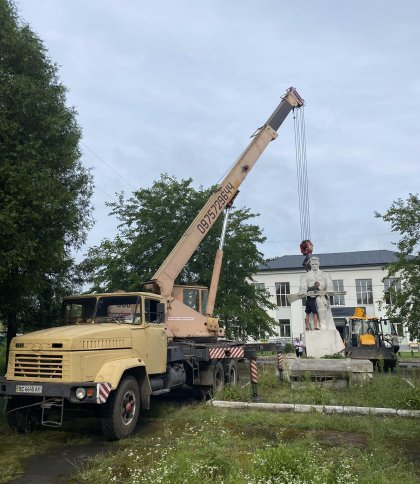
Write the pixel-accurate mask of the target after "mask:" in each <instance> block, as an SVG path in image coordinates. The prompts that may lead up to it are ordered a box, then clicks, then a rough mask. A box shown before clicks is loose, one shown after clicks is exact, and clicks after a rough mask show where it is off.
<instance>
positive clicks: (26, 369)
mask: <svg viewBox="0 0 420 484" xmlns="http://www.w3.org/2000/svg"><path fill="white" fill-rule="evenodd" d="M14 376H15V377H16V378H28V379H33V378H42V379H49V378H55V379H61V378H63V355H45V354H43V355H39V354H38V355H36V354H35V355H34V354H33V353H28V354H25V353H17V354H16V355H15V364H14Z"/></svg>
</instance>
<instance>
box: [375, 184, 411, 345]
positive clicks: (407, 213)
mask: <svg viewBox="0 0 420 484" xmlns="http://www.w3.org/2000/svg"><path fill="white" fill-rule="evenodd" d="M375 215H376V217H380V218H382V219H383V220H384V221H385V222H388V223H390V224H391V230H392V231H393V232H397V233H399V234H400V237H401V238H400V240H399V242H398V243H397V244H396V245H397V248H398V251H397V253H396V255H397V261H396V262H394V263H393V264H390V265H389V266H388V274H387V277H388V278H394V279H396V280H401V287H399V286H395V287H391V288H390V290H389V291H390V293H391V294H390V295H391V298H390V300H391V302H392V304H390V305H389V306H388V308H387V311H388V316H389V317H391V318H396V319H399V320H401V321H402V322H403V323H405V324H406V325H407V328H408V330H409V332H410V335H411V338H412V339H416V338H417V339H420V199H419V195H418V194H415V195H413V194H411V193H410V194H409V197H408V198H407V200H402V199H401V198H399V199H398V200H396V201H394V202H393V203H392V205H391V207H390V208H389V209H388V210H387V211H386V212H385V213H384V214H382V215H381V214H380V213H377V212H376V214H375Z"/></svg>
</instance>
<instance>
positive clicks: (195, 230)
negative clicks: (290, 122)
mask: <svg viewBox="0 0 420 484" xmlns="http://www.w3.org/2000/svg"><path fill="white" fill-rule="evenodd" d="M303 105H304V100H303V99H302V98H301V97H300V96H299V94H298V93H297V91H296V90H295V88H293V87H290V88H289V89H288V90H287V91H286V94H285V95H284V96H283V97H282V100H281V102H280V104H279V105H278V106H277V108H276V109H275V111H274V112H273V114H272V115H271V116H270V117H269V119H268V120H267V122H266V123H265V124H264V126H262V127H261V128H259V129H258V130H257V131H256V133H255V134H254V135H253V138H252V141H251V143H250V144H249V145H248V147H247V148H246V149H245V151H244V152H243V153H242V154H241V156H240V157H239V158H238V160H237V161H236V162H235V163H234V165H233V166H232V168H231V169H230V170H229V172H228V173H227V175H226V176H225V178H224V179H223V181H222V182H221V183H220V184H219V185H218V187H217V188H216V190H215V191H214V192H213V194H212V195H211V196H210V198H209V199H208V201H207V202H206V204H205V205H204V207H203V208H202V209H201V210H200V212H199V213H198V215H197V216H196V217H195V219H194V221H193V222H192V223H191V225H190V226H189V227H188V229H187V230H186V231H185V233H184V234H183V236H182V237H181V238H180V240H179V241H178V243H177V244H176V246H175V247H174V248H173V249H172V252H171V253H170V254H169V255H168V257H167V258H166V259H165V261H164V262H163V264H162V265H161V266H160V267H159V269H158V270H157V271H156V273H155V274H154V275H153V277H152V281H151V282H153V283H154V284H155V285H157V286H158V287H159V292H160V294H161V295H162V296H166V297H170V295H171V293H172V289H173V285H174V282H175V279H176V278H177V277H178V275H179V273H180V272H181V271H182V269H183V267H184V266H185V265H186V264H187V262H188V261H189V259H190V258H191V256H192V254H193V253H194V251H195V250H196V249H197V247H198V246H199V245H200V243H201V241H202V240H203V238H204V237H205V236H206V234H207V233H208V231H209V230H210V228H211V227H212V225H213V224H214V223H215V221H216V220H217V219H218V217H219V216H220V214H221V213H222V212H223V210H224V208H225V206H226V205H227V204H228V203H229V202H230V201H231V200H232V198H233V197H234V196H235V194H236V192H237V191H238V188H239V186H240V185H241V183H242V182H243V181H244V179H245V178H246V176H247V175H248V173H249V172H250V171H251V169H252V167H253V166H254V165H255V163H256V161H257V160H258V158H259V157H260V156H261V154H262V152H263V151H264V150H265V148H266V147H267V146H268V144H269V143H270V141H272V140H273V139H275V138H277V130H278V128H279V127H280V126H281V124H282V123H283V121H284V120H285V119H286V117H287V115H288V114H289V112H290V111H291V110H292V109H294V108H299V107H301V106H303Z"/></svg>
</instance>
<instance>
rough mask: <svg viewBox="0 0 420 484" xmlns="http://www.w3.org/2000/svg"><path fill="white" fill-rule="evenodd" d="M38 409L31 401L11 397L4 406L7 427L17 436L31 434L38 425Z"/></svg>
mask: <svg viewBox="0 0 420 484" xmlns="http://www.w3.org/2000/svg"><path fill="white" fill-rule="evenodd" d="M40 418H41V417H40V409H39V407H37V406H33V402H32V400H26V399H25V398H16V397H12V398H10V399H9V400H8V401H7V404H6V420H7V423H8V424H9V427H10V428H11V429H12V430H13V431H14V432H17V433H19V434H28V433H30V432H33V431H34V430H35V429H36V428H38V427H39V425H40Z"/></svg>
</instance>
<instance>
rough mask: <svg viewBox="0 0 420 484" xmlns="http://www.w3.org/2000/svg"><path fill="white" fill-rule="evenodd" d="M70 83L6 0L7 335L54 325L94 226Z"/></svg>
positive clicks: (2, 151) (1, 208)
mask: <svg viewBox="0 0 420 484" xmlns="http://www.w3.org/2000/svg"><path fill="white" fill-rule="evenodd" d="M65 93H66V89H65V87H64V86H63V85H62V84H61V83H60V80H59V77H58V70H57V67H56V65H55V64H54V63H53V62H52V61H51V60H50V59H49V57H48V55H47V52H46V49H45V47H44V45H43V43H42V41H41V40H40V39H39V38H38V37H37V35H35V34H34V33H33V32H32V31H31V29H30V27H29V26H28V25H27V24H25V23H23V22H22V21H21V20H20V19H19V18H18V16H17V13H16V8H15V7H14V5H13V3H12V2H11V1H9V0H0V288H1V290H0V320H2V321H4V322H5V323H6V325H7V327H8V339H9V340H10V338H11V337H12V336H13V335H14V334H15V331H16V329H17V327H19V328H22V329H31V326H32V327H33V324H34V321H37V322H38V324H43V325H47V324H51V323H52V319H53V318H54V308H55V304H56V301H57V299H58V298H59V297H60V296H61V293H62V292H66V291H67V290H68V289H69V287H70V286H71V284H72V276H73V274H72V271H73V267H74V263H73V259H72V255H71V254H72V250H73V249H74V248H78V247H80V246H81V245H82V244H83V243H84V241H85V237H86V231H87V229H88V228H89V227H90V225H91V222H92V221H91V207H90V197H91V194H92V180H91V175H90V173H89V171H87V170H86V169H85V168H84V167H83V166H82V164H81V163H80V151H79V148H78V143H79V140H80V137H81V132H80V128H79V126H78V125H77V122H76V113H75V111H74V109H72V108H69V107H67V106H66V98H65Z"/></svg>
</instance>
